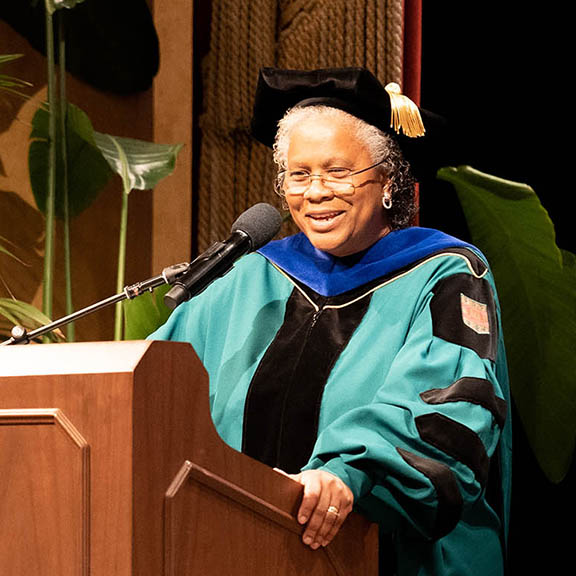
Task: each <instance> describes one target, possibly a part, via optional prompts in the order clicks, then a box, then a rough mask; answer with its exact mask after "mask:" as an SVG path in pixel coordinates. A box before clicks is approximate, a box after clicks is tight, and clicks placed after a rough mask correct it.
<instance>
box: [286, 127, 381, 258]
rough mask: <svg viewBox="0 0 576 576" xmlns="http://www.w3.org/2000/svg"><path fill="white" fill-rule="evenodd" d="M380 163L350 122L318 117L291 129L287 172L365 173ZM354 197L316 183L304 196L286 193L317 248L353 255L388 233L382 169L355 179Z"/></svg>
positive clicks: (315, 181) (305, 230)
mask: <svg viewBox="0 0 576 576" xmlns="http://www.w3.org/2000/svg"><path fill="white" fill-rule="evenodd" d="M378 160H379V159H374V158H372V157H371V155H370V153H369V151H368V149H367V147H366V146H365V145H364V144H363V143H362V142H361V141H360V140H359V138H358V137H357V136H356V135H355V133H354V130H353V129H352V127H351V126H350V125H348V123H347V122H334V120H333V119H329V118H324V117H317V118H314V119H308V120H303V121H302V122H300V123H298V124H297V125H296V126H294V128H293V129H292V131H291V133H290V142H289V146H288V155H287V169H288V170H290V171H291V170H308V171H309V172H310V173H311V174H323V173H326V172H327V171H328V170H329V169H330V168H348V169H350V170H352V171H355V170H361V169H363V168H366V167H367V166H370V165H371V164H374V162H376V161H378ZM353 182H354V185H355V187H356V189H355V192H354V194H352V195H350V196H342V197H339V196H337V195H335V194H334V192H333V191H331V190H328V189H327V188H324V187H323V186H322V183H321V182H320V181H319V179H313V181H312V185H311V186H310V188H309V189H308V190H307V191H306V192H305V193H304V194H303V195H300V196H295V195H290V194H287V195H286V202H287V203H288V208H289V209H290V213H291V214H292V218H293V219H294V222H295V223H296V225H297V226H298V228H300V230H302V232H303V233H304V234H305V235H306V236H307V238H308V240H310V242H311V243H312V245H313V246H314V247H315V248H317V249H318V250H322V251H323V252H328V253H330V254H332V255H334V256H349V255H351V254H355V253H357V252H360V251H362V250H365V249H366V248H368V247H370V246H371V245H372V244H374V243H375V242H376V241H377V240H379V239H380V238H382V237H383V236H385V235H386V234H387V233H388V232H389V231H390V227H389V223H388V220H387V217H386V213H385V211H384V208H383V207H382V195H383V188H384V187H385V185H386V179H385V177H384V176H383V175H382V174H381V172H379V171H378V170H377V169H372V170H369V171H368V172H363V173H362V174H359V175H357V176H354V177H353Z"/></svg>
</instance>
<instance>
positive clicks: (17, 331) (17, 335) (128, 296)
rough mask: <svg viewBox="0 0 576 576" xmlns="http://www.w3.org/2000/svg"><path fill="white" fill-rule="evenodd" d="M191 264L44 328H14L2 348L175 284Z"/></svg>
mask: <svg viewBox="0 0 576 576" xmlns="http://www.w3.org/2000/svg"><path fill="white" fill-rule="evenodd" d="M189 266H190V264H188V263H187V262H184V263H182V264H175V265H174V266H169V267H168V268H165V269H164V270H163V271H162V274H161V275H160V276H154V277H153V278H149V279H148V280H144V281H142V282H136V284H132V285H130V286H126V287H125V288H124V290H123V291H122V292H120V293H119V294H115V295H114V296H110V297H108V298H105V299H104V300H100V301H99V302H96V303H95V304H91V305H89V306H86V308H82V309H81V310H77V311H76V312H73V313H72V314H68V315H67V316H64V317H62V318H60V319H58V320H54V321H53V322H50V323H48V324H45V325H44V326H40V327H39V328H36V329H35V330H32V331H30V332H28V331H27V330H26V329H25V328H24V327H22V326H14V328H12V332H11V337H10V338H9V339H8V340H5V341H4V342H0V346H10V345H13V344H28V343H29V342H30V340H33V339H34V338H38V337H39V336H42V335H44V334H48V333H49V332H53V331H54V330H56V329H58V328H61V327H62V326H65V325H66V324H69V323H70V322H74V321H75V320H78V319H79V318H82V317H84V316H88V315H89V314H92V313H93V312H96V311H97V310H100V309H102V308H105V307H106V306H110V305H111V304H116V303H118V302H122V301H123V300H133V299H134V298H136V297H137V296H141V295H142V294H144V292H152V291H153V290H154V289H155V288H158V287H159V286H162V285H163V284H174V283H175V282H176V281H177V280H178V278H180V276H181V275H182V274H184V273H185V272H186V271H187V270H188V268H189Z"/></svg>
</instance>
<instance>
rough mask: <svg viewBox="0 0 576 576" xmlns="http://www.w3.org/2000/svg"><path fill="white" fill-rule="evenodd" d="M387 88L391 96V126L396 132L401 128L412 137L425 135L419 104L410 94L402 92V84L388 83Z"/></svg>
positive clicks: (398, 132)
mask: <svg viewBox="0 0 576 576" xmlns="http://www.w3.org/2000/svg"><path fill="white" fill-rule="evenodd" d="M385 90H386V92H388V95H389V96H390V107H391V109H392V113H391V118H390V128H394V130H395V131H396V134H400V130H402V132H404V134H405V135H406V136H409V137H410V138H416V137H418V136H424V134H425V132H426V130H425V128H424V123H423V122H422V117H421V116H420V110H419V109H418V106H416V104H414V102H412V100H410V98H408V96H404V94H402V92H401V90H400V86H398V84H396V82H390V84H387V85H386V88H385Z"/></svg>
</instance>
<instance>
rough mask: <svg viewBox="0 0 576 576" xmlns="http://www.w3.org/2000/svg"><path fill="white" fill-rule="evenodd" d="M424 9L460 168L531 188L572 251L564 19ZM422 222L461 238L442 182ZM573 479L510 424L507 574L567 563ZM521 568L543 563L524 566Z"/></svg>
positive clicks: (426, 93)
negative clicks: (546, 461) (555, 479)
mask: <svg viewBox="0 0 576 576" xmlns="http://www.w3.org/2000/svg"><path fill="white" fill-rule="evenodd" d="M423 4H424V6H423V39H422V58H423V59H422V97H421V104H422V105H423V106H424V107H425V108H428V109H430V110H434V111H436V112H439V113H441V114H443V115H444V116H446V117H447V118H448V119H449V120H450V122H451V124H452V126H453V127H454V128H455V131H456V134H457V137H458V151H459V154H458V158H457V159H458V161H459V162H460V163H463V164H469V165H471V166H473V167H474V168H477V169H479V170H482V171H484V172H487V173H490V174H493V175H496V176H500V177H502V178H506V179H509V180H514V181H518V182H524V183H527V184H529V185H530V186H531V187H532V188H533V189H534V190H535V192H536V193H537V194H538V196H539V198H540V200H541V202H542V204H543V205H544V207H545V208H546V209H547V210H548V213H549V214H550V217H551V219H552V221H553V222H554V224H555V228H556V233H557V243H558V245H559V246H560V247H561V248H564V249H567V250H570V251H572V252H574V251H576V246H575V235H574V233H573V225H572V219H573V217H572V213H571V212H572V211H571V209H570V208H571V206H572V199H571V197H572V195H573V193H574V192H573V188H574V185H573V182H572V175H571V170H570V167H571V164H572V162H571V158H570V157H569V154H570V150H571V148H572V144H571V133H572V129H573V126H574V120H573V117H572V112H571V96H572V91H571V88H570V85H571V78H570V76H571V73H570V69H569V67H568V62H569V60H568V58H569V52H568V44H569V36H567V35H566V34H565V33H564V32H565V29H566V28H567V25H568V18H567V15H566V14H564V13H562V12H561V11H560V10H559V9H557V8H554V9H553V11H552V9H551V8H548V12H546V11H545V10H546V8H543V7H542V5H541V4H536V3H532V4H528V3H526V2H522V3H521V2H510V1H509V2H498V1H496V0H487V1H485V2H461V1H460V2H458V1H447V2H423ZM554 6H555V7H556V6H558V5H554ZM420 223H421V224H422V225H424V226H432V227H438V228H441V229H443V230H445V231H447V232H450V233H453V234H456V235H459V236H463V237H467V230H466V228H465V224H464V220H463V218H462V216H461V213H460V208H459V205H458V201H457V199H456V195H455V193H454V192H453V191H452V189H451V186H449V185H444V184H443V183H434V185H433V186H426V185H424V186H423V187H422V191H421V220H420ZM515 422H516V423H517V424H519V423H518V418H517V417H516V418H515ZM574 479H575V475H574V465H573V466H572V470H571V472H570V474H569V475H568V477H567V478H566V479H565V480H564V481H563V482H562V483H561V484H560V485H554V484H552V483H550V482H549V481H548V480H547V479H546V478H545V476H544V475H543V473H542V472H541V471H540V469H539V467H538V465H537V464H536V462H535V460H534V457H533V455H532V453H531V451H530V448H529V446H528V444H527V442H526V438H525V436H524V433H523V430H522V428H521V426H519V425H516V426H515V430H514V471H513V497H512V523H511V534H510V556H511V566H512V574H524V573H526V574H528V573H536V572H535V571H536V570H540V571H541V572H540V573H542V574H560V573H562V572H563V571H564V570H565V567H566V566H568V565H569V564H568V554H569V553H571V548H570V547H571V546H572V542H569V541H568V532H569V531H568V529H567V528H566V526H567V525H570V524H569V523H570V522H571V520H572V518H571V516H570V512H569V506H572V507H573V504H574V494H575V493H576V490H575V489H576V484H575V482H574ZM527 562H528V566H529V565H530V564H531V563H533V562H538V565H541V567H540V568H538V566H534V567H533V568H529V569H526V568H525V566H526V563H527Z"/></svg>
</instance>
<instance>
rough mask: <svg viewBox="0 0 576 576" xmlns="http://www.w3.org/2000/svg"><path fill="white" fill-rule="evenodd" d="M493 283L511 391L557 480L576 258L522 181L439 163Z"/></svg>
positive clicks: (574, 363)
mask: <svg viewBox="0 0 576 576" xmlns="http://www.w3.org/2000/svg"><path fill="white" fill-rule="evenodd" d="M438 176H439V177H440V178H441V179H443V180H446V181H448V182H451V183H452V184H453V185H454V187H455V189H456V191H457V194H458V197H459V200H460V203H461V205H462V208H463V210H464V214H465V216H466V220H467V223H468V227H469V230H470V234H471V236H472V240H473V242H474V243H475V244H476V245H477V246H478V247H479V248H480V249H481V250H482V251H483V252H484V254H485V255H486V256H487V258H488V260H489V262H490V264H491V267H492V270H493V273H494V277H495V281H496V284H497V288H498V293H499V298H500V302H501V307H502V323H503V331H504V338H505V342H506V348H507V356H508V363H509V368H510V380H511V388H512V395H513V398H514V401H515V403H516V407H517V409H518V413H519V416H520V419H521V420H522V423H523V426H524V429H525V431H526V435H527V437H528V439H529V441H530V445H531V447H532V449H533V451H534V454H535V456H536V458H537V460H538V462H539V464H540V466H541V468H542V470H543V471H544V473H545V474H546V475H547V477H548V478H549V479H550V480H551V481H553V482H560V481H561V480H562V478H563V477H564V476H565V474H566V473H567V471H568V468H569V466H570V462H571V459H572V457H573V453H574V445H575V440H576V354H575V352H576V258H575V256H574V255H573V254H571V253H568V252H565V251H562V250H560V249H559V248H558V246H557V245H556V242H555V232H554V226H553V224H552V222H551V220H550V218H549V216H548V213H547V212H546V210H545V209H544V207H543V206H542V205H541V203H540V201H539V199H538V197H537V196H536V194H535V192H534V191H533V190H532V189H531V188H530V187H529V186H527V185H525V184H520V183H516V182H510V181H507V180H503V179H500V178H497V177H494V176H490V175H487V174H483V173H481V172H479V171H477V170H474V169H472V168H470V167H459V168H443V169H442V170H440V172H439V174H438Z"/></svg>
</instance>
